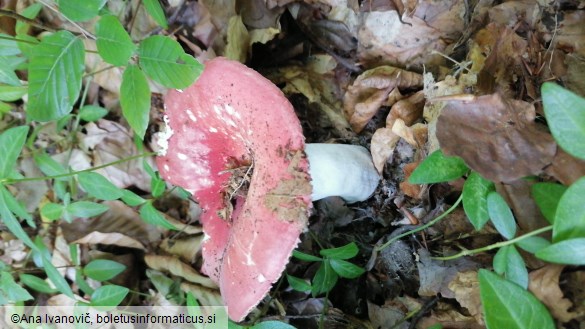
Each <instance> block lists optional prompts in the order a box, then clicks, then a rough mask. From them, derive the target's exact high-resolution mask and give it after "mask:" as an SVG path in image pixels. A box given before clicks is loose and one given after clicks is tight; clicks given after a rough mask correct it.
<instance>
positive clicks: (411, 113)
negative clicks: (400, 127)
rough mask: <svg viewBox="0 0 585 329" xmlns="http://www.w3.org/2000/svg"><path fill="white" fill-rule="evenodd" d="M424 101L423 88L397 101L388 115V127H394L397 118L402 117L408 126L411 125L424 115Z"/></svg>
mask: <svg viewBox="0 0 585 329" xmlns="http://www.w3.org/2000/svg"><path fill="white" fill-rule="evenodd" d="M424 101H425V95H424V92H423V91H422V90H421V91H418V92H416V93H414V94H412V95H411V96H408V97H407V98H405V99H401V100H399V101H397V102H396V103H395V104H394V105H392V108H391V109H390V113H388V116H387V117H386V128H392V126H393V125H394V121H395V120H396V119H402V120H403V121H404V123H405V124H406V125H407V126H411V125H412V124H413V123H415V122H416V121H417V120H418V119H420V118H421V117H422V113H423V107H424Z"/></svg>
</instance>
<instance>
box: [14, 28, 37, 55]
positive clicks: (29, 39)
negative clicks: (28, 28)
mask: <svg viewBox="0 0 585 329" xmlns="http://www.w3.org/2000/svg"><path fill="white" fill-rule="evenodd" d="M17 24H18V23H17ZM17 37H18V39H20V40H22V41H21V42H19V43H18V48H20V51H22V54H23V55H24V57H25V58H26V59H30V58H31V57H32V56H33V55H34V52H35V47H36V46H37V45H38V44H39V43H40V41H39V39H37V38H35V37H33V36H32V35H28V34H19V35H17Z"/></svg>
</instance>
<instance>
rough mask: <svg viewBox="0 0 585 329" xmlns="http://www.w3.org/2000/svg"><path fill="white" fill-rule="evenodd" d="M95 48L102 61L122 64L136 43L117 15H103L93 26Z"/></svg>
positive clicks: (133, 50) (125, 62) (117, 64)
mask: <svg viewBox="0 0 585 329" xmlns="http://www.w3.org/2000/svg"><path fill="white" fill-rule="evenodd" d="M95 34H96V37H97V41H96V43H97V48H98V52H99V54H100V56H102V58H103V59H104V61H106V62H108V63H110V64H113V65H116V66H124V65H126V64H128V60H129V59H130V57H131V56H132V54H134V52H135V51H136V45H135V44H134V43H133V42H132V39H131V38H130V36H129V35H128V32H126V30H125V29H124V27H123V26H122V24H121V23H120V21H119V20H118V17H116V16H114V15H106V16H103V17H102V18H101V19H100V20H99V22H98V23H97V24H96V27H95Z"/></svg>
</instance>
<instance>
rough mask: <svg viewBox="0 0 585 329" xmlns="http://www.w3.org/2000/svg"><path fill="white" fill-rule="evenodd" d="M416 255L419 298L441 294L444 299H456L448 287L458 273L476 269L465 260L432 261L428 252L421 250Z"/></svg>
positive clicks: (454, 293)
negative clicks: (417, 259) (417, 258)
mask: <svg viewBox="0 0 585 329" xmlns="http://www.w3.org/2000/svg"><path fill="white" fill-rule="evenodd" d="M418 254H419V262H418V263H417V267H418V273H419V276H420V287H419V289H418V294H419V295H421V296H428V297H430V296H436V295H438V294H441V296H442V297H445V298H456V296H457V294H456V292H455V291H454V290H453V289H452V288H451V287H450V285H451V282H452V281H453V280H455V279H456V278H457V276H458V273H460V272H465V271H470V270H473V269H476V268H477V267H478V265H477V264H475V263H473V262H471V261H470V260H468V259H466V258H459V259H456V260H454V261H450V262H444V261H437V260H434V259H432V258H431V254H430V253H429V251H428V250H426V249H423V248H421V249H419V250H418ZM472 273H475V272H472Z"/></svg>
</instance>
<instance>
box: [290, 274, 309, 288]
mask: <svg viewBox="0 0 585 329" xmlns="http://www.w3.org/2000/svg"><path fill="white" fill-rule="evenodd" d="M286 279H287V281H288V284H289V285H290V287H291V288H293V289H294V290H296V291H301V292H306V291H311V288H312V287H311V284H309V283H308V282H307V281H305V280H303V279H300V278H297V277H294V276H292V275H288V274H287V275H286Z"/></svg>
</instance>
